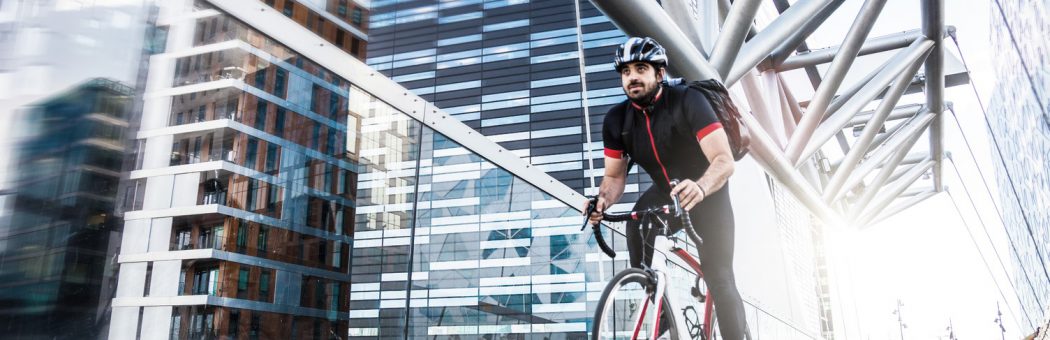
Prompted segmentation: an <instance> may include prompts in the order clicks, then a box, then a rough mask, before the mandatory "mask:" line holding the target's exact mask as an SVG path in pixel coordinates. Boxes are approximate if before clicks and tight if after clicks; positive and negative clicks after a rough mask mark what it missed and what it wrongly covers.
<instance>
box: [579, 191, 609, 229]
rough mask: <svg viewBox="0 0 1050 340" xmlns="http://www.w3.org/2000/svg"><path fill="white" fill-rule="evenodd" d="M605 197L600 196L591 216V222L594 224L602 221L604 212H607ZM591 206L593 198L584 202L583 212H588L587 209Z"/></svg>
mask: <svg viewBox="0 0 1050 340" xmlns="http://www.w3.org/2000/svg"><path fill="white" fill-rule="evenodd" d="M605 204H606V203H605V198H602V197H598V204H597V206H596V207H595V208H594V212H593V213H591V215H590V216H589V220H590V223H591V224H592V225H595V224H598V223H600V222H601V221H602V213H604V212H605ZM590 208H591V200H589V199H588V200H586V201H584V202H583V214H586V213H587V210H589V209H590Z"/></svg>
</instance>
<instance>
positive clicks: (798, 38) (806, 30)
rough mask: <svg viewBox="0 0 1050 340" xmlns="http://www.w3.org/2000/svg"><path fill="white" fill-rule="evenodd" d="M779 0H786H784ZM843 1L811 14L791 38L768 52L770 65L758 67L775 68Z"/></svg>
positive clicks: (834, 2)
mask: <svg viewBox="0 0 1050 340" xmlns="http://www.w3.org/2000/svg"><path fill="white" fill-rule="evenodd" d="M780 1H784V2H786V1H785V0H780ZM774 2H775V1H774ZM844 2H846V1H845V0H836V1H833V2H832V3H830V4H828V5H827V6H826V7H824V9H822V10H820V12H819V13H817V15H815V16H813V18H812V19H810V21H809V22H807V23H806V24H805V25H803V26H802V29H799V30H798V31H796V32H795V34H793V35H791V38H789V39H788V40H787V41H785V42H784V43H783V44H780V46H779V47H777V48H776V49H775V50H773V52H771V53H770V54H769V57H768V58H766V60H767V61H768V62H767V63H766V64H768V65H770V67H760V69H763V68H775V67H776V65H779V64H780V63H783V62H784V60H786V59H787V58H788V57H789V56H791V53H794V52H795V50H796V49H797V48H798V47H799V46H801V45H802V44H803V43H805V42H806V38H809V36H810V35H811V34H813V32H814V31H816V30H817V28H818V27H820V25H823V24H824V21H825V20H827V19H828V17H830V16H831V14H832V13H835V10H837V9H839V6H842V3H844ZM778 7H779V6H778ZM788 8H790V7H788ZM763 71H764V70H763Z"/></svg>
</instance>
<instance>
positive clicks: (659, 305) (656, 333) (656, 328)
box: [652, 288, 666, 339]
mask: <svg viewBox="0 0 1050 340" xmlns="http://www.w3.org/2000/svg"><path fill="white" fill-rule="evenodd" d="M665 289H666V288H665ZM663 308H664V299H663V297H661V296H657V297H656V322H655V323H653V337H652V338H653V339H658V338H660V314H663V313H660V311H662V310H663Z"/></svg>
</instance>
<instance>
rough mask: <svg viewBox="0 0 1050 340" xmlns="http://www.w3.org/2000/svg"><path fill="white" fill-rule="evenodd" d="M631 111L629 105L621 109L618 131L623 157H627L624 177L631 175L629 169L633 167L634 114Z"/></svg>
mask: <svg viewBox="0 0 1050 340" xmlns="http://www.w3.org/2000/svg"><path fill="white" fill-rule="evenodd" d="M630 111H631V108H630V106H629V105H625V106H624V108H623V124H622V129H621V130H620V140H621V141H623V149H624V150H623V151H624V153H623V154H624V155H625V156H626V157H627V172H625V173H624V175H626V174H629V173H631V168H632V167H634V157H632V156H631V155H633V154H634V134H633V133H631V132H632V130H633V129H634V114H633V113H632V112H630Z"/></svg>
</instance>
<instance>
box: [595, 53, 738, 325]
mask: <svg viewBox="0 0 1050 340" xmlns="http://www.w3.org/2000/svg"><path fill="white" fill-rule="evenodd" d="M614 66H615V69H616V71H617V72H619V73H620V81H621V83H622V86H623V91H624V93H625V94H626V95H627V100H625V101H623V102H622V103H620V104H618V105H616V106H613V107H612V108H611V109H609V112H608V113H606V115H605V122H604V126H603V129H602V137H603V140H604V145H605V176H604V177H603V179H602V181H601V186H600V187H599V191H598V200H597V207H596V213H595V214H593V215H591V216H590V221H591V223H598V222H599V221H600V219H601V213H602V212H603V211H604V210H605V209H606V208H608V207H609V206H612V205H613V204H615V203H616V202H617V201H618V200H619V199H620V198H621V197H622V196H623V190H624V184H625V181H626V175H627V171H628V160H627V157H629V158H630V159H631V160H633V161H634V162H635V163H637V164H638V165H640V166H641V167H642V168H643V169H645V171H646V172H647V173H648V174H649V176H650V177H651V178H652V180H653V185H652V186H651V187H650V188H649V189H648V190H646V191H645V193H643V194H642V196H641V197H640V198H639V199H638V201H637V202H636V203H635V205H634V209H633V210H640V209H647V208H650V207H654V206H660V205H664V204H670V202H671V196H672V195H675V194H677V195H679V197H680V200H681V205H682V207H683V209H685V210H686V211H688V212H689V214H690V217H691V218H692V221H693V224H694V227H695V228H696V232H697V233H698V234H699V235H700V237H701V238H703V240H704V246H703V247H702V248H701V254H700V255H701V258H702V259H703V270H704V280H705V281H706V282H707V286H708V287H709V289H710V291H711V295H712V296H713V297H714V299H715V307H716V309H717V310H718V326H719V329H720V330H721V331H720V332H721V334H722V336H723V337H724V338H725V339H730V340H733V339H744V336H745V335H744V334H745V332H746V330H745V327H746V326H745V325H744V308H743V302H742V301H741V299H740V293H739V292H738V291H737V288H736V281H735V278H734V275H733V239H734V235H733V234H734V230H733V229H734V223H733V208H732V206H731V205H730V202H729V192H728V191H729V190H728V179H729V176H730V175H732V174H733V156H732V153H731V151H730V147H729V141H728V139H727V137H726V133H725V131H724V130H723V129H722V124H721V123H720V122H719V120H718V118H717V116H716V115H715V113H714V109H713V108H712V106H711V104H710V102H709V101H708V99H707V98H706V97H705V96H704V94H703V93H700V92H699V91H697V90H690V89H689V87H688V86H686V85H678V86H669V85H667V84H666V83H665V82H664V81H663V79H664V75H665V72H666V66H667V55H666V52H665V50H664V48H663V47H661V46H660V44H659V43H657V42H656V41H655V40H653V39H652V38H648V37H645V38H638V37H632V38H629V39H627V41H626V42H624V43H623V44H621V45H620V46H619V48H617V50H616V59H615V60H614ZM679 107H680V108H681V109H678V108H679ZM676 113H677V114H678V116H675V115H676ZM632 120H633V124H632V123H626V124H625V121H626V122H631V121H632ZM624 125H629V126H630V127H629V128H628V129H626V130H625V129H624ZM686 128H687V129H686ZM627 144H630V145H627ZM675 178H677V179H680V182H679V184H678V185H676V186H674V187H671V185H670V182H671V179H675ZM589 204H590V203H589V201H588V202H587V203H585V205H584V207H585V209H584V211H587V210H586V208H587V207H589ZM672 221H673V222H672V224H671V227H672V230H679V229H681V224H680V223H679V222H678V220H677V219H672ZM642 238H643V236H642V235H641V231H640V230H639V224H638V222H634V223H631V222H628V224H627V246H628V251H629V253H630V260H631V266H633V267H636V268H642V263H641V262H642V253H641V251H643V250H644V251H646V255H647V256H645V258H646V259H651V258H652V256H651V254H652V251H653V249H652V247H646V246H643V244H645V243H649V244H651V242H652V240H648V241H647V242H644V243H643V240H642Z"/></svg>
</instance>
